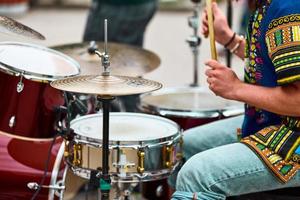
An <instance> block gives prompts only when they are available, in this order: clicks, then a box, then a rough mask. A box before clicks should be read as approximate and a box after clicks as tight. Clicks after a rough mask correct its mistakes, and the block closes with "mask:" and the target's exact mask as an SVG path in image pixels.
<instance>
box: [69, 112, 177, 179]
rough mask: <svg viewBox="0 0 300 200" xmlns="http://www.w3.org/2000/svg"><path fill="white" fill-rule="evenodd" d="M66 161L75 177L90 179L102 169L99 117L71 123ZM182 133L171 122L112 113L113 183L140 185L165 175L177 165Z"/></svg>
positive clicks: (110, 155)
mask: <svg viewBox="0 0 300 200" xmlns="http://www.w3.org/2000/svg"><path fill="white" fill-rule="evenodd" d="M71 127H72V128H73V129H74V132H75V137H74V140H73V141H68V144H67V151H68V153H67V157H66V161H67V163H68V164H69V166H70V168H71V170H72V171H73V172H74V173H75V174H76V175H78V176H80V177H83V178H86V179H89V178H90V176H91V173H92V172H93V171H96V170H101V166H102V149H101V146H102V115H101V114H92V115H87V116H83V117H79V118H77V119H75V120H73V121H72V122H71ZM180 139H181V134H180V131H179V127H178V125H177V124H176V123H174V122H172V121H171V120H168V119H165V118H162V117H158V116H152V115H147V114H136V113H111V115H110V133H109V140H110V144H109V148H110V154H109V168H110V170H109V172H110V173H111V175H112V180H113V182H117V181H118V182H139V181H151V180H155V179H161V178H164V177H166V176H168V175H169V174H170V173H171V172H172V170H173V168H174V167H175V166H176V165H177V164H178V163H179V162H178V161H179V160H180V156H181V148H180V144H181V143H180Z"/></svg>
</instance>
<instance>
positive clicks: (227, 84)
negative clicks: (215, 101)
mask: <svg viewBox="0 0 300 200" xmlns="http://www.w3.org/2000/svg"><path fill="white" fill-rule="evenodd" d="M205 64H206V65H207V66H208V69H207V70H206V71H205V74H206V76H207V82H208V84H209V89H211V90H212V91H213V92H214V93H215V94H216V95H217V96H221V97H223V98H226V99H231V100H236V95H235V92H236V90H237V89H238V88H239V87H240V85H241V84H242V83H243V82H242V81H240V80H239V78H238V77H237V75H236V74H235V72H234V71H233V70H232V69H230V68H228V67H226V66H225V65H223V64H221V63H219V62H217V61H215V60H209V61H207V62H206V63H205Z"/></svg>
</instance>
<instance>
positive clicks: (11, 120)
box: [8, 115, 16, 128]
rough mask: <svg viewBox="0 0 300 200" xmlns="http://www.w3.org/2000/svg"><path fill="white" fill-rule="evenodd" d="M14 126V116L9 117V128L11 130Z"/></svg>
mask: <svg viewBox="0 0 300 200" xmlns="http://www.w3.org/2000/svg"><path fill="white" fill-rule="evenodd" d="M15 125H16V116H14V115H13V116H11V117H10V119H9V122H8V126H9V128H13V127H14V126H15Z"/></svg>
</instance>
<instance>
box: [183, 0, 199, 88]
mask: <svg viewBox="0 0 300 200" xmlns="http://www.w3.org/2000/svg"><path fill="white" fill-rule="evenodd" d="M192 2H193V3H195V6H194V10H193V16H190V17H188V24H189V26H190V27H191V28H193V30H194V34H193V35H192V36H190V37H189V38H188V39H186V42H187V43H188V44H189V45H190V47H191V50H192V53H193V57H194V71H193V72H194V74H193V76H194V77H193V78H194V80H193V83H192V84H191V86H192V87H197V86H198V85H199V83H198V67H199V46H200V44H201V38H200V37H199V36H198V29H199V11H200V2H201V1H200V0H197V1H196V0H193V1H192Z"/></svg>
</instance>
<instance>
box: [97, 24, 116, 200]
mask: <svg viewBox="0 0 300 200" xmlns="http://www.w3.org/2000/svg"><path fill="white" fill-rule="evenodd" d="M95 54H97V55H98V56H99V57H100V58H101V61H102V66H103V72H102V75H103V76H109V75H110V71H109V66H110V61H109V55H108V52H107V19H105V20H104V52H103V53H102V52H99V51H98V50H95ZM97 99H98V100H99V101H101V102H102V112H103V117H102V118H103V130H102V131H103V132H102V169H101V171H102V173H101V175H100V181H99V189H98V191H99V192H101V198H100V196H98V198H99V199H101V200H108V199H109V192H110V189H111V179H110V174H109V110H110V103H111V101H112V100H114V97H112V96H101V95H99V96H98V97H97Z"/></svg>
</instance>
